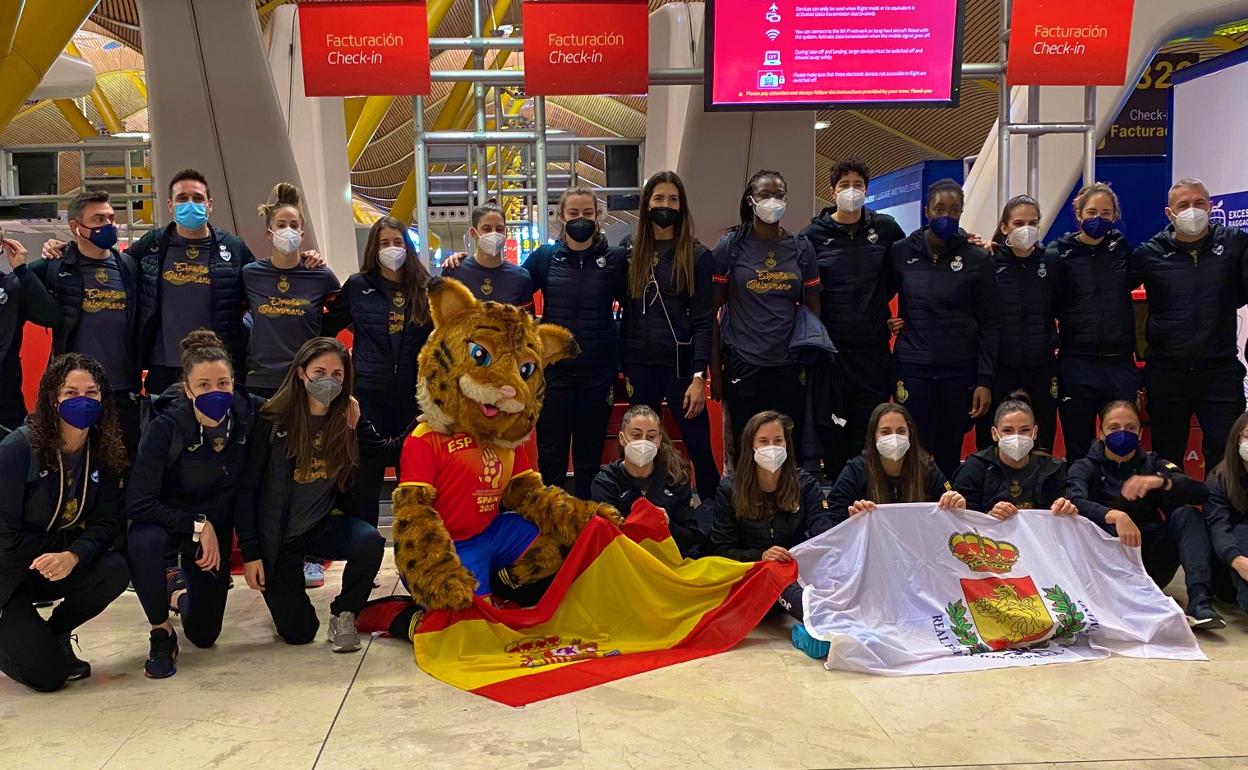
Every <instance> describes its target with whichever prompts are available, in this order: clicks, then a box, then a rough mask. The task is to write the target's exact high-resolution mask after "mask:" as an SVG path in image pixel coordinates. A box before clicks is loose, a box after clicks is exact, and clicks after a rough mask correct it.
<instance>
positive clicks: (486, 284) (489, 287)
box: [481, 278, 494, 297]
mask: <svg viewBox="0 0 1248 770" xmlns="http://www.w3.org/2000/svg"><path fill="white" fill-rule="evenodd" d="M481 293H482V294H484V295H485V296H487V297H488V296H490V295H491V294H493V293H494V281H493V280H491V279H489V278H486V279H485V280H484V281H482V282H481Z"/></svg>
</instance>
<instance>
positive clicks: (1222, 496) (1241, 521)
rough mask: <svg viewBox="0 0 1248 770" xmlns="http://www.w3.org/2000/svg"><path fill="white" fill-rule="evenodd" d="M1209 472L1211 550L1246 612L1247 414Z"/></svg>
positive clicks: (1207, 511)
mask: <svg viewBox="0 0 1248 770" xmlns="http://www.w3.org/2000/svg"><path fill="white" fill-rule="evenodd" d="M1223 457H1224V459H1223V460H1222V463H1221V464H1220V465H1218V467H1216V468H1214V469H1213V472H1212V473H1210V474H1209V479H1208V482H1209V501H1208V502H1206V503H1205V519H1206V520H1207V521H1208V523H1209V539H1210V540H1212V541H1213V552H1214V553H1215V554H1217V557H1218V558H1219V559H1221V560H1222V562H1223V563H1224V564H1226V565H1227V566H1228V567H1230V569H1231V583H1232V584H1233V585H1234V586H1235V601H1236V603H1237V604H1239V608H1240V609H1242V610H1244V611H1245V612H1248V414H1241V415H1240V416H1239V419H1237V420H1235V424H1234V425H1232V426H1231V433H1230V436H1229V437H1228V438H1227V439H1226V454H1225V455H1224V456H1223Z"/></svg>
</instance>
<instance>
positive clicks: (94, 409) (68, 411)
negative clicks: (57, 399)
mask: <svg viewBox="0 0 1248 770" xmlns="http://www.w3.org/2000/svg"><path fill="white" fill-rule="evenodd" d="M56 411H57V412H58V413H59V414H60V415H61V419H62V420H64V421H65V422H67V423H69V424H70V425H72V426H73V427H75V428H77V429H78V430H86V429H87V428H90V427H91V426H92V425H95V424H96V423H97V422H99V419H100V413H101V412H103V411H104V405H103V404H101V403H100V402H99V401H97V400H96V399H94V398H91V397H90V396H74V397H73V398H67V399H65V400H64V401H62V402H61V403H60V404H59V405H58V406H57V407H56Z"/></svg>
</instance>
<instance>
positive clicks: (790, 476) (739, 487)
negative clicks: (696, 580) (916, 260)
mask: <svg viewBox="0 0 1248 770" xmlns="http://www.w3.org/2000/svg"><path fill="white" fill-rule="evenodd" d="M792 447H793V421H792V420H790V419H789V418H788V417H786V416H784V415H782V414H780V413H779V412H773V411H767V412H759V413H758V414H756V415H754V416H753V417H751V418H750V419H749V420H748V421H746V423H745V428H744V429H743V430H742V431H741V447H740V450H739V451H740V456H741V457H742V458H747V457H748V458H752V460H753V461H752V462H750V461H748V460H744V459H743V460H742V461H741V462H740V464H739V465H737V466H736V467H735V468H734V469H733V473H732V474H731V475H729V476H725V477H724V478H723V479H722V480H720V482H719V489H717V490H716V491H715V499H714V500H713V501H711V502H710V503H708V505H710V507H711V511H710V513H711V517H710V518H711V553H713V554H714V555H716V556H725V557H727V558H729V559H736V560H737V561H779V562H787V561H792V560H793V556H792V555H791V554H790V553H789V549H790V548H792V547H793V546H795V545H797V544H798V543H801V542H804V541H806V540H807V539H809V538H811V537H814V536H815V535H818V534H821V533H823V532H826V531H827V530H829V529H831V528H832V524H833V522H832V519H831V516H829V515H828V503H827V501H826V500H825V499H824V497H823V490H821V489H820V488H819V482H818V481H817V480H815V477H814V476H812V475H810V474H809V473H807V472H806V471H804V470H802V469H801V468H799V467H798V465H797V458H796V457H794V455H793V454H791V453H790V451H789V450H790V449H792ZM799 608H800V602H799Z"/></svg>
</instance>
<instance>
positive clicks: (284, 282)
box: [277, 275, 290, 294]
mask: <svg viewBox="0 0 1248 770" xmlns="http://www.w3.org/2000/svg"><path fill="white" fill-rule="evenodd" d="M277 290H278V291H280V292H282V293H283V294H285V293H286V292H288V291H290V280H289V279H287V278H286V276H284V275H283V276H282V277H280V278H278V279H277Z"/></svg>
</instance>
